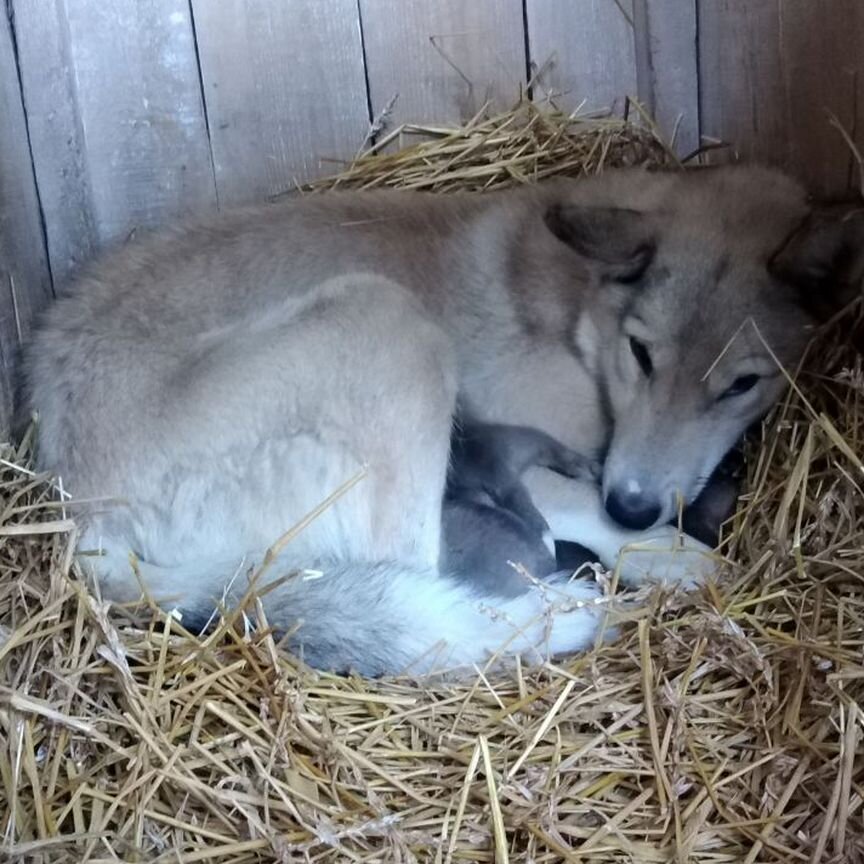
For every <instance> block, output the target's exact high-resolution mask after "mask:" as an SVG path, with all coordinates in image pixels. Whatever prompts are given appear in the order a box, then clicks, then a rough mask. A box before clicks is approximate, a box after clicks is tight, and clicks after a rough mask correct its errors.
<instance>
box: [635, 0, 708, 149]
mask: <svg viewBox="0 0 864 864" xmlns="http://www.w3.org/2000/svg"><path fill="white" fill-rule="evenodd" d="M633 19H634V26H635V31H636V33H635V37H636V74H637V95H638V97H639V101H640V102H642V104H643V105H645V107H646V108H647V109H648V111H649V113H650V114H651V115H652V116H653V117H654V118H655V120H656V121H657V125H658V126H659V128H660V130H661V131H662V132H663V133H664V135H665V136H666V138H667V139H670V140H671V138H672V136H673V135H674V139H675V140H674V143H675V147H676V150H677V151H678V153H679V154H680V155H682V156H686V155H687V154H689V153H692V152H693V151H694V150H696V149H697V147H698V146H699V61H698V44H697V26H696V0H677V2H675V3H669V2H668V0H633Z"/></svg>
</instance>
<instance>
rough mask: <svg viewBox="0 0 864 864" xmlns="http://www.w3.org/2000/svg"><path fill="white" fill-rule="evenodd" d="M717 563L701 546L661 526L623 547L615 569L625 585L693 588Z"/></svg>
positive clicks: (711, 571) (716, 559)
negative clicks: (652, 584) (653, 584)
mask: <svg viewBox="0 0 864 864" xmlns="http://www.w3.org/2000/svg"><path fill="white" fill-rule="evenodd" d="M720 560H721V559H720V558H719V556H718V555H717V554H716V553H715V552H714V551H713V550H712V549H711V548H710V547H708V546H706V545H705V544H704V543H700V542H699V541H698V540H694V539H693V538H692V537H688V536H687V535H686V534H681V533H680V532H679V531H678V530H677V529H675V528H673V527H671V526H669V525H664V526H661V527H659V528H654V529H652V530H651V531H647V532H645V534H644V535H642V536H640V537H637V538H635V539H633V540H631V541H630V542H628V543H627V545H626V546H623V547H622V548H621V549H620V551H619V553H618V561H617V567H618V568H619V573H620V578H621V581H622V582H623V583H624V584H626V585H630V586H637V585H642V584H644V583H645V582H664V583H667V584H674V585H680V586H681V587H683V588H694V587H696V586H697V585H700V584H701V583H703V582H704V581H705V580H706V579H708V578H709V577H711V576H713V575H714V574H715V573H716V572H717V570H718V568H719V566H720Z"/></svg>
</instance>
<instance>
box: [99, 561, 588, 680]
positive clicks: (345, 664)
mask: <svg viewBox="0 0 864 864" xmlns="http://www.w3.org/2000/svg"><path fill="white" fill-rule="evenodd" d="M89 560H91V561H92V562H93V563H94V564H95V565H96V566H94V567H93V568H91V569H92V571H93V575H94V576H95V577H96V578H97V580H98V582H99V583H100V586H101V588H102V591H103V593H104V595H105V596H106V598H107V599H120V600H132V599H135V598H136V597H137V596H139V595H140V593H141V590H140V588H139V584H140V585H145V586H147V591H148V593H149V594H150V595H151V596H152V598H153V599H154V600H156V601H157V602H158V603H159V604H160V605H161V606H162V607H163V608H166V609H172V608H177V609H178V610H179V611H180V612H181V613H182V616H183V617H182V623H183V624H184V626H186V627H187V629H190V630H193V629H196V628H197V627H201V626H204V624H205V622H206V621H207V620H208V618H209V617H210V616H211V613H212V612H213V610H214V609H216V608H217V607H218V605H219V603H220V602H221V601H223V600H224V601H225V603H226V605H227V606H228V607H229V608H230V607H231V606H232V605H235V604H236V603H237V602H238V599H239V598H240V597H242V596H243V594H244V592H245V590H246V589H247V588H248V584H249V583H248V581H247V573H248V572H249V570H248V569H242V570H239V571H237V576H236V577H235V579H234V584H233V585H232V587H231V588H230V590H228V591H226V594H225V596H224V598H221V597H214V596H208V595H207V592H206V591H203V590H201V587H200V586H205V585H209V586H212V585H214V584H215V580H214V578H213V577H214V573H215V572H216V571H217V569H218V571H219V572H220V573H224V574H225V578H223V579H222V580H221V581H220V584H224V583H225V582H227V581H228V580H229V579H230V577H231V574H232V572H234V571H235V570H237V568H236V567H229V566H228V565H225V563H224V562H223V563H222V564H220V563H218V562H212V561H211V562H207V563H203V562H202V563H201V564H195V565H190V564H185V565H182V566H179V567H173V568H166V567H156V566H154V565H152V564H148V563H146V562H135V563H134V568H133V566H132V564H131V563H130V560H129V558H128V556H125V555H121V554H118V553H116V552H111V551H103V554H102V555H100V556H99V557H98V558H95V557H94V558H91V559H89ZM259 560H260V559H259ZM97 562H98V563H97ZM284 570H285V568H284V566H279V567H277V566H276V565H275V564H274V565H272V566H271V567H270V568H268V569H267V570H266V572H263V573H262V575H261V577H260V581H258V582H256V583H255V589H256V591H257V592H258V593H259V596H261V602H262V603H263V606H264V610H265V613H266V615H267V619H268V623H269V624H270V626H271V627H273V628H274V629H276V630H277V631H279V632H284V633H287V634H288V644H289V646H290V647H291V649H292V650H294V651H295V652H296V653H297V654H298V655H299V656H301V657H302V658H303V659H304V660H305V661H306V662H307V663H309V664H310V665H312V666H316V667H318V668H322V669H330V670H334V671H338V672H345V671H348V670H354V671H357V672H359V673H361V674H363V675H367V676H377V675H384V674H399V673H401V672H407V673H409V674H426V673H430V672H438V671H445V670H451V669H454V668H463V667H466V666H472V665H473V664H475V663H483V662H485V661H486V660H487V659H488V658H489V657H490V655H494V654H496V653H499V652H500V654H501V655H502V656H506V655H513V654H520V655H523V656H526V657H528V659H542V658H545V657H547V656H550V655H553V654H559V653H564V652H571V651H578V650H581V649H583V648H586V647H587V646H589V645H590V644H592V643H593V640H594V638H595V633H596V630H597V627H598V623H599V621H600V620H601V613H602V609H603V606H602V603H601V598H600V592H599V589H598V587H597V585H596V584H594V583H593V582H588V581H584V580H568V579H557V580H555V581H548V580H547V581H546V582H543V583H537V582H533V581H531V580H530V579H526V583H525V590H524V592H522V593H521V594H518V595H517V596H511V597H504V596H500V595H495V594H494V593H491V589H489V588H488V587H486V586H484V587H482V589H481V588H480V587H479V586H474V585H473V584H472V583H471V582H470V581H467V580H462V579H458V578H454V577H450V576H447V575H443V574H441V573H439V572H437V571H435V570H431V569H430V570H423V569H420V568H417V569H411V568H407V567H405V566H403V565H401V564H395V563H387V562H380V563H369V564H358V563H340V562H321V563H319V564H317V565H316V569H315V570H305V571H300V572H296V571H295V572H293V573H289V574H288V575H283V574H284ZM136 571H137V573H136ZM127 574H128V575H127ZM277 577H281V578H277ZM139 579H140V583H139V581H138V580H139ZM481 591H482V592H483V593H480V592H481Z"/></svg>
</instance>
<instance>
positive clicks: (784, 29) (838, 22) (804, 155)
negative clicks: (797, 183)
mask: <svg viewBox="0 0 864 864" xmlns="http://www.w3.org/2000/svg"><path fill="white" fill-rule="evenodd" d="M781 10H782V14H781V15H780V16H779V42H780V44H781V45H782V46H783V47H782V52H783V53H782V64H783V68H782V73H783V83H784V89H785V102H786V105H787V106H788V107H787V115H786V122H787V123H788V128H787V134H788V137H789V166H790V167H791V168H792V169H793V170H795V171H796V173H798V174H799V175H800V176H801V177H802V179H804V180H805V181H806V182H807V183H808V185H809V186H810V187H811V189H812V190H813V191H814V192H817V193H820V194H827V195H834V194H837V193H840V192H842V191H843V190H845V189H846V187H847V184H848V181H849V179H850V174H851V175H852V176H853V177H854V179H855V182H856V185H857V183H858V178H857V176H856V175H857V172H851V171H850V166H851V160H852V156H851V152H850V149H849V147H848V146H847V144H846V142H845V141H844V140H843V136H842V135H841V133H840V132H839V131H838V130H837V129H836V128H835V127H834V126H832V125H831V122H830V117H831V115H833V116H834V117H836V118H837V120H838V121H839V123H841V124H842V126H843V127H844V128H845V129H846V130H847V132H849V134H850V135H852V136H853V138H857V143H858V145H859V147H861V146H862V145H864V128H862V124H864V115H862V114H861V113H860V109H861V108H862V107H864V102H862V99H864V95H862V87H864V4H862V3H861V2H860V0H784V2H783V3H782V6H781ZM764 155H766V156H770V154H767V153H766V154H764Z"/></svg>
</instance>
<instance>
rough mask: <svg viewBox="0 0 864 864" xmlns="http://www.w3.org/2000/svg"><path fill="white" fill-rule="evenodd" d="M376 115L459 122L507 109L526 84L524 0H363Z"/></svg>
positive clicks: (401, 119)
mask: <svg viewBox="0 0 864 864" xmlns="http://www.w3.org/2000/svg"><path fill="white" fill-rule="evenodd" d="M360 8H361V17H362V21H363V36H364V40H365V46H366V63H367V70H368V76H369V93H370V99H371V105H372V112H373V115H374V116H376V117H377V116H379V115H380V113H381V112H382V111H383V110H384V109H385V108H386V107H387V106H388V105H389V104H390V103H391V102H392V100H393V98H394V97H396V101H395V103H394V104H393V108H392V112H391V114H390V118H389V125H390V126H391V127H392V126H396V125H398V124H399V123H402V122H415V123H456V122H459V121H463V122H464V121H466V120H469V119H470V118H471V117H473V116H474V115H475V114H477V112H478V111H480V110H481V109H482V108H483V106H484V104H486V103H489V104H490V110H491V111H492V112H494V111H495V110H505V109H507V108H509V107H510V106H511V105H512V104H514V103H515V102H516V100H517V99H518V97H519V92H520V87H523V85H524V84H525V73H526V61H525V33H524V28H523V20H522V17H523V16H522V2H521V0H471V2H464V0H436V2H418V3H406V2H405V0H360Z"/></svg>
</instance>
